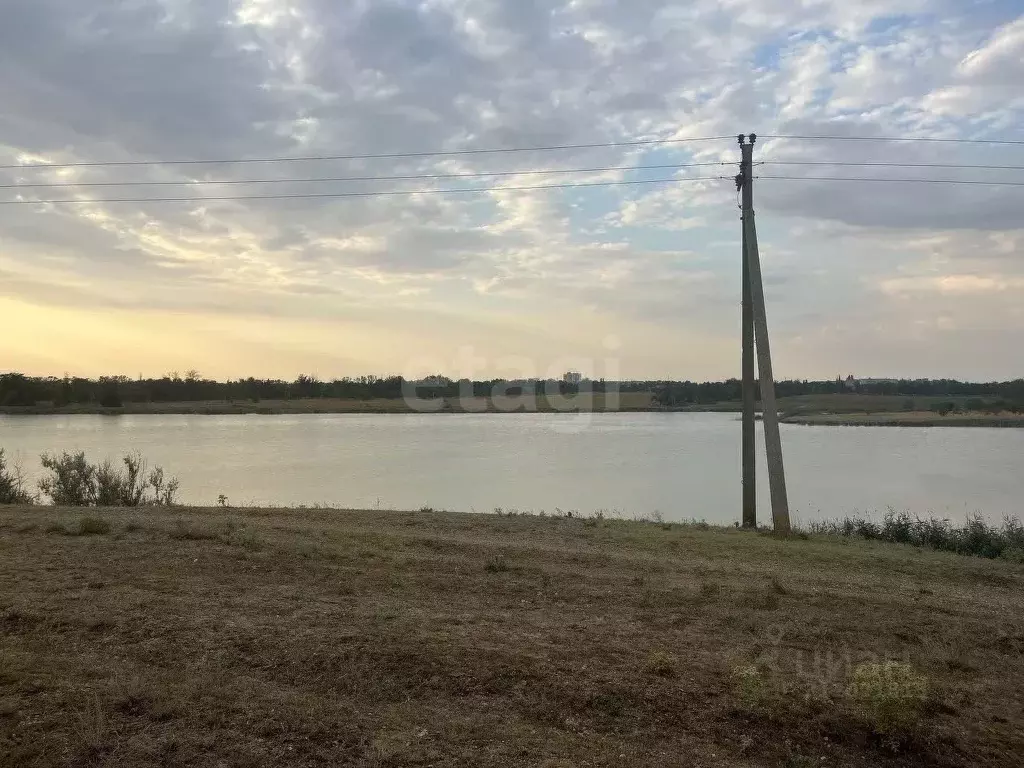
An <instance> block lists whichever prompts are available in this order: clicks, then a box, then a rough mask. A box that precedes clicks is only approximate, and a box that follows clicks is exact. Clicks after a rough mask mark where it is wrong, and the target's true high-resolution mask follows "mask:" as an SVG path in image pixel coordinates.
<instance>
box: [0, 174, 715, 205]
mask: <svg viewBox="0 0 1024 768" xmlns="http://www.w3.org/2000/svg"><path fill="white" fill-rule="evenodd" d="M728 178H729V177H727V176H700V177H698V176H694V177H688V178H677V177H674V178H668V179H629V180H624V181H594V182H580V183H573V184H542V185H536V186H534V185H529V186H513V187H496V186H490V187H462V188H458V187H456V188H450V189H407V190H405V189H403V190H374V191H365V192H299V193H289V194H279V195H223V196H216V197H212V196H211V197H119V198H68V199H58V200H32V199H22V200H0V205H61V204H79V205H86V204H90V203H94V204H100V203H204V202H225V201H231V200H290V199H316V198H355V197H393V196H398V195H410V196H412V195H449V194H466V193H473V192H523V191H528V190H529V191H533V190H542V189H584V188H592V187H622V186H631V185H639V184H673V183H681V182H688V181H717V180H721V179H728Z"/></svg>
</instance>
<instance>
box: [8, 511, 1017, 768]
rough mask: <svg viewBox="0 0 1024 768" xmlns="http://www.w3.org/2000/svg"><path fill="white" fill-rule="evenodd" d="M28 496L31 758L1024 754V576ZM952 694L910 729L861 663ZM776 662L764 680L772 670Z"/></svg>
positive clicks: (568, 525)
mask: <svg viewBox="0 0 1024 768" xmlns="http://www.w3.org/2000/svg"><path fill="white" fill-rule="evenodd" d="M87 514H88V517H85V518H84V517H83V513H82V512H81V511H75V510H60V509H56V510H55V509H53V508H45V507H37V508H3V509H0V633H2V634H0V763H2V764H3V765H10V766H65V765H68V766H100V765H103V766H193V765H194V766H200V765H201V766H327V765H330V766H335V765H344V766H366V767H368V768H369V767H373V766H380V767H383V766H395V767H396V768H397V767H398V766H403V767H404V766H467V767H469V766H472V767H473V768H484V767H488V766H494V767H497V766H543V767H545V768H573V767H577V768H582V766H616V767H626V768H640V767H641V766H642V767H643V768H649V767H650V766H706V767H710V766H722V767H724V766H730V767H735V766H789V767H790V768H809V767H810V766H940V767H952V766H1006V767H1007V768H1009V767H1010V766H1014V767H1016V766H1019V765H1020V764H1021V755H1024V590H1022V587H1024V566H1021V565H1014V564H1012V563H1008V562H1000V561H988V560H976V559H971V558H963V557H957V556H953V555H946V554H940V553H932V552H923V551H918V550H915V549H911V548H908V547H899V546H892V545H882V544H872V543H866V542H865V543H858V542H853V541H839V540H833V539H827V538H816V537H812V538H811V539H809V540H800V539H793V540H788V541H782V540H778V539H775V538H773V537H770V536H766V535H762V534H756V533H749V532H741V531H732V530H728V531H716V530H704V529H703V528H702V527H701V526H685V527H684V526H680V525H678V524H677V525H667V524H658V523H641V522H636V523H634V522H629V523H626V522H609V521H596V520H587V521H582V520H578V519H564V518H561V519H559V518H534V517H527V518H523V517H516V518H506V517H497V516H483V515H478V516H474V515H456V514H449V513H442V512H430V511H423V512H419V513H383V512H337V511H326V510H297V511H296V510H293V511H282V510H224V509H218V510H195V509H188V510H184V509H183V510H170V511H159V510H138V511H124V510H121V511H117V510H91V511H88V512H87ZM879 660H897V661H900V662H902V663H905V664H908V665H910V666H911V667H912V668H913V670H914V671H915V673H916V674H919V675H921V676H923V678H924V679H925V680H926V681H927V694H926V699H925V700H924V703H923V705H922V706H921V707H920V708H919V709H916V710H914V716H913V717H912V718H910V719H909V720H907V721H906V722H904V723H903V724H902V725H901V726H900V727H899V728H898V729H895V730H886V729H884V728H881V727H880V724H879V723H880V721H879V720H878V719H877V718H876V717H873V716H872V715H871V713H870V711H869V710H866V709H864V707H863V706H861V705H858V703H857V701H856V700H855V699H854V698H852V697H851V695H850V693H849V689H848V686H849V682H850V679H851V676H852V675H853V673H854V670H855V669H856V668H857V666H858V665H859V664H862V663H868V662H872V661H879ZM752 670H753V671H752Z"/></svg>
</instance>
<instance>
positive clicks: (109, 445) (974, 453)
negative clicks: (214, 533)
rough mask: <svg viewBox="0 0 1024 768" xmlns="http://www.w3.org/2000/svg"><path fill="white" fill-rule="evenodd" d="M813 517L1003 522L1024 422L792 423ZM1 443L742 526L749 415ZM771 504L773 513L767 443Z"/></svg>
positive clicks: (74, 432) (265, 479)
mask: <svg viewBox="0 0 1024 768" xmlns="http://www.w3.org/2000/svg"><path fill="white" fill-rule="evenodd" d="M782 436H783V449H784V452H785V458H786V469H787V474H788V480H789V493H790V504H791V507H792V509H793V512H794V516H795V517H796V518H798V519H800V520H805V521H806V520H812V519H816V518H821V517H836V516H839V515H844V514H847V513H854V512H864V511H868V512H873V511H878V510H884V509H885V508H886V507H888V506H893V507H895V508H897V509H907V510H910V511H911V512H916V513H920V514H926V513H929V512H934V513H938V514H941V515H943V516H947V517H951V518H954V519H961V518H963V517H964V516H965V515H967V514H968V513H971V512H975V511H978V512H981V513H983V514H984V515H985V516H986V517H989V518H991V519H993V520H999V519H1000V518H1001V517H1002V516H1003V515H1004V514H1017V515H1020V514H1021V513H1022V511H1024V510H1022V509H1021V507H1022V506H1024V503H1022V499H1024V472H1022V471H1021V459H1020V457H1021V456H1024V430H1017V429H979V428H964V429H958V428H949V427H943V428H931V429H929V428H894V427H801V426H788V425H784V426H783V429H782ZM0 447H3V448H5V449H6V451H7V455H8V457H9V458H11V459H14V460H17V461H20V462H21V464H22V466H23V467H24V469H25V470H26V472H27V473H28V474H29V475H31V476H32V477H33V478H35V477H37V476H38V472H39V460H38V456H39V454H40V453H42V452H44V451H60V450H85V451H86V453H87V454H88V455H89V457H90V458H91V459H93V460H99V459H102V458H105V457H111V458H116V457H118V456H119V455H122V454H123V453H124V452H125V451H128V450H139V451H141V452H142V453H143V454H144V455H145V456H146V457H147V458H148V459H149V461H150V464H151V465H152V464H161V465H163V466H164V468H165V469H166V470H167V471H168V472H169V473H170V474H172V475H176V476H177V477H179V478H180V480H181V483H182V501H184V502H188V503H195V504H214V503H216V501H217V497H218V495H219V494H222V493H223V494H225V495H226V496H227V497H228V499H229V500H230V502H231V503H232V504H237V505H241V504H281V505H299V504H309V505H312V504H330V505H334V506H341V507H363V508H372V507H376V506H379V507H381V508H384V509H388V508H392V509H416V508H419V507H422V506H431V507H435V508H438V509H441V508H443V509H454V510H465V511H478V512H484V511H487V512H489V511H491V510H493V509H494V508H495V507H503V508H517V509H521V510H534V511H540V510H542V509H543V510H547V511H548V512H552V511H554V509H555V508H556V507H558V508H561V509H563V510H569V509H572V510H579V511H580V512H582V513H586V514H590V513H592V512H594V511H596V510H607V511H609V512H613V513H616V514H620V515H625V516H633V515H645V514H652V513H654V512H660V513H661V514H663V515H664V516H665V518H666V519H670V520H678V519H685V518H691V517H698V518H705V519H707V520H708V521H713V522H731V521H733V520H735V519H736V518H737V517H738V515H739V507H740V486H739V474H740V464H739V462H740V424H739V421H738V420H737V416H736V415H734V414H704V413H696V414H681V413H680V414H656V413H642V414H579V415H570V414H566V415H550V414H480V415H454V414H453V415H362V414H357V415H356V414H353V415H349V414H344V415H329V416H323V415H301V416H42V417H33V416H17V417H4V416H0ZM758 454H759V461H760V462H761V465H760V467H759V476H758V482H759V489H758V493H759V498H758V504H759V518H760V519H762V520H765V521H767V520H768V519H769V518H770V514H769V510H768V487H767V477H766V470H765V467H764V450H763V442H762V443H759V445H758Z"/></svg>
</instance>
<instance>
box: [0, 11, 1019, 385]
mask: <svg viewBox="0 0 1024 768" xmlns="http://www.w3.org/2000/svg"><path fill="white" fill-rule="evenodd" d="M1021 10H1022V7H1021V5H1020V2H1019V0H977V1H975V2H965V1H964V0H884V1H883V0H858V2H850V1H849V0H835V1H833V0H690V1H689V2H684V1H683V0H676V1H675V2H672V1H671V0H100V1H98V2H80V1H79V0H7V2H5V3H4V8H3V11H2V16H3V23H2V24H0V105H2V106H0V165H3V166H5V168H3V169H0V185H2V186H3V189H0V201H15V204H5V205H0V323H2V327H3V329H4V332H3V336H2V343H0V355H2V356H0V370H22V371H25V372H29V373H34V374H58V375H59V374H62V373H64V372H65V371H68V372H72V373H76V374H80V375H97V374H103V373H115V372H116V373H125V374H129V375H133V376H134V375H136V374H138V373H142V374H145V375H154V374H161V373H163V372H165V371H169V370H186V369H189V368H196V369H199V370H200V371H201V372H202V373H204V374H206V375H209V376H215V377H219V378H225V377H236V376H242V375H263V376H281V377H286V378H293V377H294V376H295V375H296V374H297V373H299V372H308V373H316V374H318V375H320V376H321V377H335V376H343V375H359V374H363V373H371V372H372V373H382V374H383V373H404V374H407V375H409V374H424V373H428V372H432V371H439V370H440V371H444V372H447V373H451V374H469V375H477V376H482V375H504V376H513V375H524V374H532V375H546V374H549V373H560V372H561V371H563V370H565V369H566V368H569V367H579V368H581V369H582V370H584V372H586V373H590V374H592V375H595V376H609V377H618V376H622V377H627V378H663V377H673V378H698V379H703V378H722V377H728V376H733V375H736V374H737V373H738V369H739V364H738V363H739V360H738V352H737V350H738V336H739V327H738V326H739V291H740V282H739V263H740V262H739V258H740V257H739V234H740V229H739V227H740V224H739V218H738V216H739V212H738V210H737V207H736V194H735V188H734V185H733V183H732V181H731V180H730V177H732V176H733V175H734V174H735V173H736V168H735V163H736V162H737V160H738V156H739V151H738V147H737V146H736V139H735V138H734V137H735V135H736V134H738V133H740V132H744V133H749V132H751V131H755V132H757V133H760V134H762V136H773V135H776V136H777V135H801V136H807V135H829V136H919V137H942V138H970V139H1010V140H1024V131H1022V130H1021V125H1022V118H1024V88H1022V87H1021V85H1020V83H1024V16H1022V15H1021ZM709 136H732V137H733V138H732V139H727V140H720V141H689V140H691V139H698V138H704V137H709ZM649 139H673V140H674V141H672V142H669V143H664V144H643V145H632V146H617V147H591V148H582V149H569V150H559V151H533V152H512V153H476V154H463V155H457V154H447V155H433V156H421V157H405V158H395V157H391V158H364V159H356V160H330V161H328V160H321V161H305V162H298V161H296V162H277V163H259V162H250V163H221V164H209V165H203V164H189V165H184V164H182V165H174V164H168V163H167V162H165V161H172V160H207V159H221V160H239V159H258V158H281V157H296V156H323V155H367V154H395V153H411V152H431V151H447V152H454V151H459V150H480V149H496V148H524V147H538V146H551V145H567V144H572V145H578V144H598V143H617V142H631V141H638V140H649ZM684 140H685V141H684ZM755 159H757V160H765V161H774V162H777V163H780V162H784V161H785V162H794V161H817V162H822V163H838V162H853V163H867V162H897V163H907V164H914V163H943V164H953V165H967V164H970V165H1016V166H1024V146H1022V145H1016V146H1014V145H990V144H981V143H971V144H966V143H965V144H957V143H946V142H932V143H923V142H917V143H893V142H866V141H810V140H792V139H770V138H768V139H765V138H762V139H760V140H759V141H758V143H757V151H756V154H755ZM138 161H145V162H147V163H152V164H141V165H140V164H124V165H109V164H107V163H111V162H121V163H126V162H127V163H138ZM156 161H160V162H156ZM97 162H98V163H103V165H96V166H82V165H77V166H70V167H69V165H68V164H74V163H78V164H81V163H97ZM716 163H723V164H724V165H716ZM690 164H700V165H699V166H695V167H685V168H678V167H676V168H667V169H665V168H663V169H653V170H612V171H591V172H587V173H583V172H575V173H571V174H555V173H546V174H527V173H525V172H526V171H552V170H557V169H604V168H622V167H630V166H638V165H672V166H679V165H690ZM47 165H51V166H57V165H62V166H63V167H46V166H47ZM18 166H22V167H18ZM25 166H31V167H25ZM485 172H505V173H508V172H519V173H516V174H510V175H504V176H496V177H472V178H469V179H461V178H459V179H427V180H423V179H420V180H408V179H406V180H369V181H367V180H364V181H330V182H325V181H321V182H309V181H296V179H298V180H302V179H312V178H321V179H323V178H335V179H336V178H339V177H351V176H364V177H365V176H372V177H380V176H396V175H406V176H408V175H426V174H481V173H485ZM758 173H759V174H762V175H764V176H769V175H784V176H796V177H807V176H814V175H819V176H829V175H831V176H860V177H879V176H882V177H900V178H911V177H927V178H949V179H963V180H999V181H1020V182H1024V170H1020V171H1014V170H992V169H977V168H975V169H965V168H929V169H920V168H909V169H908V168H893V167H875V166H834V165H813V166H812V165H770V164H768V163H766V164H765V165H764V166H760V167H759V168H758ZM720 177H725V178H720ZM665 178H673V179H677V180H678V181H674V182H671V183H652V184H635V185H620V186H598V187H581V188H569V189H565V188H563V189H554V190H522V189H512V188H513V187H524V186H538V185H547V184H566V183H572V184H580V183H593V182H603V181H638V180H646V179H665ZM255 179H262V180H275V179H276V180H279V181H281V180H289V179H290V180H292V181H281V183H273V184H241V183H233V184H226V183H217V184H203V185H192V186H187V185H175V184H169V183H168V182H188V181H207V182H209V181H216V182H239V181H250V180H255ZM113 182H162V184H160V185H156V184H153V185H149V186H140V185H136V186H103V185H104V184H107V185H109V184H111V183H113ZM30 184H36V185H60V186H35V187H30V186H27V185H30ZM86 185H92V186H86ZM756 185H757V187H756V193H755V194H756V205H757V211H758V226H759V237H760V241H761V250H762V259H763V262H764V275H765V284H766V293H767V300H768V311H769V323H770V325H771V329H772V334H773V353H774V355H775V372H776V374H777V376H778V377H780V378H787V377H829V376H834V375H836V374H840V373H841V374H844V375H845V374H847V373H853V374H855V375H860V376H957V377H961V378H971V379H989V378H1016V377H1020V376H1022V375H1024V349H1022V346H1021V338H1022V336H1021V334H1022V332H1024V258H1022V257H1024V217H1022V211H1024V187H987V186H981V185H926V184H897V183H846V182H836V181H819V182H813V181H807V180H803V179H796V180H793V179H790V180H777V179H768V178H763V179H760V180H759V181H757V182H756ZM478 187H486V188H487V189H486V190H485V191H483V192H467V191H465V190H466V189H467V188H478ZM453 189H461V190H463V191H461V192H454V193H442V194H439V193H437V190H442V191H443V190H453ZM417 190H418V191H420V192H425V194H412V195H391V196H378V197H334V198H331V197H320V198H298V199H296V198H292V199H268V200H252V199H248V200H238V199H235V200H223V199H221V200H210V201H205V202H166V201H165V202H106V201H108V200H109V199H111V198H129V199H138V198H147V197H150V198H152V197H164V198H167V197H178V198H181V197H200V196H205V197H221V198H223V197H238V196H244V195H249V196H252V195H290V194H306V193H351V192H367V191H417ZM69 199H72V200H78V201H79V202H78V203H76V204H59V203H58V204H55V203H48V202H41V201H49V200H69Z"/></svg>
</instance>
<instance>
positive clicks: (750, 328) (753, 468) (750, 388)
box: [736, 136, 757, 528]
mask: <svg viewBox="0 0 1024 768" xmlns="http://www.w3.org/2000/svg"><path fill="white" fill-rule="evenodd" d="M740 144H741V145H742V144H743V137H742V136H740ZM736 186H737V188H738V189H740V190H742V189H743V188H744V186H745V185H744V184H743V174H742V173H741V174H740V175H739V176H737V177H736ZM742 256H743V258H742V261H743V269H742V271H743V313H742V314H743V318H742V326H743V527H744V528H757V463H756V453H755V444H756V438H757V432H756V425H755V423H754V412H755V409H756V407H757V406H756V402H757V389H756V384H755V383H754V306H753V300H752V298H751V291H750V261H749V259H748V257H747V229H746V227H745V226H744V228H743V254H742Z"/></svg>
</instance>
